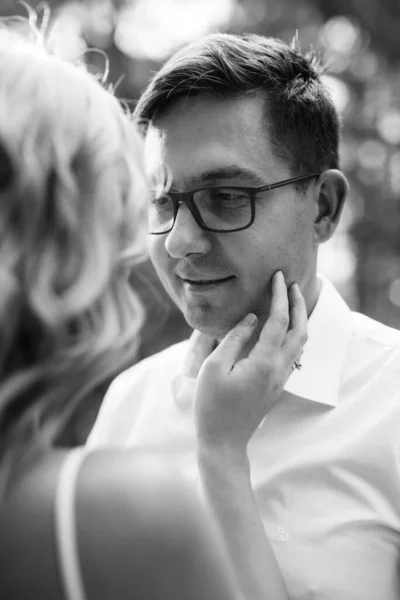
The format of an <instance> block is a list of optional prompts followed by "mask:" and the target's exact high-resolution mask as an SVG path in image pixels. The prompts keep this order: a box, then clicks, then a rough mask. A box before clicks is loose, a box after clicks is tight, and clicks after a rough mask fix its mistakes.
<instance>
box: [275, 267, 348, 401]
mask: <svg viewBox="0 0 400 600" xmlns="http://www.w3.org/2000/svg"><path fill="white" fill-rule="evenodd" d="M318 278H319V280H320V281H321V290H320V294H319V297H318V300H317V303H316V305H315V307H314V310H313V311H312V313H311V315H310V317H309V319H308V340H307V342H306V344H305V345H304V350H303V354H302V356H301V361H300V362H301V365H302V368H301V369H300V370H295V371H293V373H292V374H291V375H290V377H289V379H288V381H287V382H286V385H285V387H284V390H285V391H286V392H289V393H291V394H294V395H295V396H301V397H302V398H305V399H307V400H311V401H313V402H318V403H320V404H327V405H329V406H336V405H337V401H338V393H339V385H340V380H341V372H342V367H343V364H344V361H345V357H346V353H347V348H348V345H349V343H350V339H351V337H352V333H353V331H352V320H351V310H350V309H349V307H348V306H347V304H346V303H345V301H344V300H343V299H342V297H341V296H340V294H339V293H338V292H337V291H336V290H335V288H334V287H333V285H332V284H331V283H330V282H329V281H328V280H327V279H326V278H325V277H322V276H320V275H319V276H318Z"/></svg>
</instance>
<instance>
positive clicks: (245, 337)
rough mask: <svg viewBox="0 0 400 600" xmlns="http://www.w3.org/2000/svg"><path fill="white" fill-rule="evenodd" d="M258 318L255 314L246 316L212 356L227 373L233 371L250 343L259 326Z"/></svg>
mask: <svg viewBox="0 0 400 600" xmlns="http://www.w3.org/2000/svg"><path fill="white" fill-rule="evenodd" d="M257 321H258V319H257V317H256V315H254V314H253V313H250V314H248V315H246V317H245V318H244V319H242V320H241V321H240V322H239V323H238V324H237V325H236V326H235V327H234V328H233V329H231V331H230V332H229V333H227V334H226V336H225V337H224V339H223V340H222V342H221V343H220V344H219V346H218V348H216V349H215V350H214V352H213V354H212V359H213V360H214V361H215V362H218V364H220V365H221V366H222V367H223V370H224V371H225V372H227V373H229V371H231V369H232V368H233V367H234V365H235V364H236V362H237V361H238V359H239V358H240V356H241V355H242V353H243V351H244V349H245V348H246V346H247V344H248V343H249V341H250V339H251V336H252V335H253V333H254V329H255V327H256V325H257Z"/></svg>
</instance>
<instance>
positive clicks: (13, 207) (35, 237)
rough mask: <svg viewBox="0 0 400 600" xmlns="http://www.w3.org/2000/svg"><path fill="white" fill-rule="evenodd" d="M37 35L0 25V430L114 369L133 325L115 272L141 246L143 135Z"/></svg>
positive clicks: (128, 355) (54, 406) (55, 408)
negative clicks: (28, 36) (33, 38)
mask: <svg viewBox="0 0 400 600" xmlns="http://www.w3.org/2000/svg"><path fill="white" fill-rule="evenodd" d="M36 40H37V41H36V43H34V44H32V42H31V41H28V40H27V39H24V38H22V37H21V36H20V34H16V33H13V32H12V31H10V30H9V29H8V28H7V27H2V28H0V328H1V331H2V335H1V336H0V381H1V384H0V430H2V431H3V432H9V431H10V430H11V429H15V428H16V429H18V428H22V429H24V428H25V427H27V426H28V423H29V424H30V425H31V424H32V422H33V420H32V419H34V418H35V419H36V420H38V421H40V422H42V421H46V420H47V416H48V415H51V414H53V415H54V414H56V413H57V414H59V413H60V411H64V410H65V409H67V404H68V406H69V407H70V406H71V403H72V404H73V402H72V401H73V399H74V398H75V400H76V399H77V398H78V397H81V396H82V395H84V394H85V392H87V391H89V389H92V388H93V386H95V385H96V384H98V383H100V382H101V381H102V380H103V379H106V378H107V377H111V376H112V375H113V374H114V372H115V371H117V372H118V370H119V369H121V368H123V366H125V365H126V363H127V361H129V360H132V354H133V351H134V350H135V348H136V344H137V341H138V339H137V333H138V330H139V326H140V325H141V322H142V310H141V308H140V304H139V303H138V301H137V300H136V297H135V295H134V293H133V292H132V290H129V286H128V283H127V277H126V273H125V274H124V270H125V269H126V261H127V260H129V257H133V258H137V256H138V255H139V254H141V253H142V251H143V241H144V240H143V223H142V219H143V213H144V197H145V194H146V188H147V182H146V177H145V165H144V158H143V145H142V140H141V138H140V137H139V135H138V133H137V131H136V129H135V127H134V125H133V123H132V122H129V118H128V117H127V115H126V114H124V111H123V110H122V108H121V106H120V104H119V103H118V101H117V100H116V98H115V97H113V96H112V94H111V93H110V92H109V91H107V90H105V89H104V88H103V87H102V85H101V84H100V83H99V82H98V81H97V80H96V79H95V78H94V77H93V76H91V75H89V74H88V73H87V72H86V71H85V69H84V68H83V67H82V66H80V67H78V66H73V65H71V64H67V63H66V62H63V61H62V60H59V59H57V58H55V57H53V56H51V55H50V54H49V53H48V52H47V51H46V50H45V48H44V45H43V43H41V41H40V38H39V36H38V34H36ZM124 265H125V266H124ZM37 400H38V401H37ZM30 425H29V426H30Z"/></svg>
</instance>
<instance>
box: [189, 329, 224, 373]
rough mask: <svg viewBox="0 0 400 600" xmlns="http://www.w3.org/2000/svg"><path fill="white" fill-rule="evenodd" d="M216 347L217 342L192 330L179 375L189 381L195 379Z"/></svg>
mask: <svg viewBox="0 0 400 600" xmlns="http://www.w3.org/2000/svg"><path fill="white" fill-rule="evenodd" d="M216 345H217V340H215V339H214V338H212V337H210V336H208V335H206V334H205V333H201V331H197V330H194V332H193V333H192V335H191V336H190V339H189V345H188V349H187V351H186V355H185V358H184V361H183V365H182V368H181V373H182V375H184V376H185V377H189V379H196V377H197V375H198V373H199V371H200V368H201V365H202V364H203V362H204V361H205V359H206V358H207V357H208V356H209V355H210V354H211V352H212V351H213V350H214V348H215V346H216Z"/></svg>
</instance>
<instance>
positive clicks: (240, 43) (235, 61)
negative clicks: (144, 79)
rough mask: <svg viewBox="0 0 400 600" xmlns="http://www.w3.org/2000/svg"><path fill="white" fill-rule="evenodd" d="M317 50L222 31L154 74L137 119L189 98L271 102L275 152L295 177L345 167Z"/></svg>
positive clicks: (268, 109)
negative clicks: (305, 51) (256, 97)
mask: <svg viewBox="0 0 400 600" xmlns="http://www.w3.org/2000/svg"><path fill="white" fill-rule="evenodd" d="M322 74H323V69H322V67H321V66H320V63H319V61H318V59H317V58H316V56H315V54H314V53H313V52H310V53H308V54H306V55H303V54H302V53H301V51H300V49H299V47H298V42H297V40H296V39H295V41H294V42H293V44H292V45H291V46H289V45H288V44H286V43H284V42H282V41H281V40H278V39H275V38H269V37H263V36H259V35H252V34H246V35H231V34H223V33H217V34H212V35H209V36H207V37H205V38H202V39H200V40H199V41H197V42H196V43H193V44H190V45H188V46H185V47H184V48H182V49H181V50H180V51H178V52H177V53H176V54H175V55H174V56H172V58H170V59H169V60H168V61H167V63H166V64H165V65H164V66H163V67H162V68H161V70H160V71H159V72H158V73H157V74H156V75H155V77H154V78H153V79H152V81H151V82H150V83H149V85H148V87H147V88H146V90H145V91H144V93H143V95H142V97H141V98H140V100H139V102H138V104H137V106H136V110H135V114H136V116H137V117H138V118H139V119H140V120H144V122H148V121H149V120H152V119H155V118H156V117H157V116H158V115H160V114H162V113H164V112H165V111H167V110H168V108H169V107H170V106H171V105H172V104H173V103H174V102H175V101H176V100H177V99H180V98H183V97H188V96H195V95H199V94H204V95H208V96H214V97H217V98H227V97H235V96H237V97H240V96H243V95H250V94H263V95H264V96H265V100H266V102H265V110H266V113H265V114H266V117H267V118H266V124H268V125H267V127H268V129H267V130H268V133H269V136H270V141H271V144H272V147H273V149H274V152H275V154H276V156H277V157H279V158H281V159H283V160H284V161H286V163H287V164H288V165H289V167H290V168H291V171H292V173H293V174H294V175H298V174H302V173H306V172H311V171H313V172H314V171H322V170H324V169H327V168H338V162H339V159H338V144H339V119H338V115H337V112H336V109H335V106H334V104H333V101H332V98H331V96H330V94H329V92H328V91H327V89H326V88H325V86H324V84H323V82H322V81H321V75H322Z"/></svg>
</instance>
